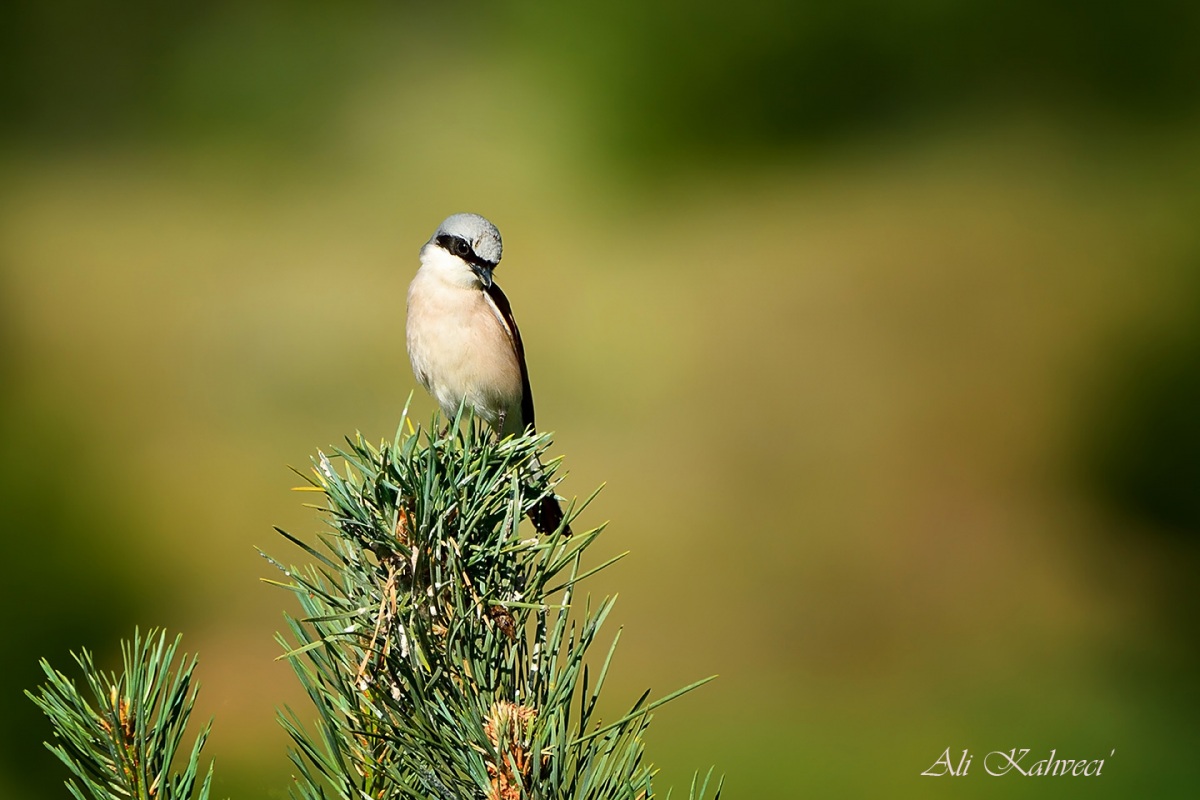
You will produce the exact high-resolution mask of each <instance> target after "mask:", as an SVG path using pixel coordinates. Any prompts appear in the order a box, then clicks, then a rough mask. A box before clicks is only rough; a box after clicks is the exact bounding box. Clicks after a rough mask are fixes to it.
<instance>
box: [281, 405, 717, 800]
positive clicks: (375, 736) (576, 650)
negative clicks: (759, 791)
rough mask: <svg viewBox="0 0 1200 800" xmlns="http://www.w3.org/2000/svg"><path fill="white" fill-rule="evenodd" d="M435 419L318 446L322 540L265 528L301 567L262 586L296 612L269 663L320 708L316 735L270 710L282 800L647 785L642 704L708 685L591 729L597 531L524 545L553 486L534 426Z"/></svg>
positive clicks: (585, 792) (601, 678) (609, 792)
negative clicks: (284, 667) (294, 548)
mask: <svg viewBox="0 0 1200 800" xmlns="http://www.w3.org/2000/svg"><path fill="white" fill-rule="evenodd" d="M455 422H456V423H457V422H458V420H456V421H455ZM438 428H439V423H438V421H437V418H436V417H435V418H434V421H433V423H432V424H431V426H430V428H429V431H430V432H425V433H422V432H421V431H420V430H417V431H416V432H414V433H413V434H411V435H408V436H404V435H403V434H402V433H399V434H398V435H397V437H396V439H395V440H394V441H393V442H384V443H382V444H381V445H379V446H377V447H376V446H373V445H371V444H368V443H367V442H365V441H364V440H363V439H362V437H361V436H359V437H357V438H355V439H354V440H352V441H350V442H349V443H348V447H346V448H344V449H340V450H337V451H336V452H334V453H333V454H332V455H330V456H326V455H325V454H323V453H320V454H318V457H317V458H316V459H315V469H314V473H313V477H312V478H311V479H309V483H310V488H311V489H312V490H317V491H320V492H321V493H323V494H324V496H325V499H326V506H325V508H324V509H323V511H324V512H325V514H326V518H327V522H328V524H329V527H330V532H329V533H327V534H326V535H324V536H322V537H321V546H320V547H319V548H314V547H310V546H308V545H305V544H303V543H301V542H300V541H299V540H298V539H296V538H295V537H293V536H291V535H289V534H287V533H284V532H282V531H281V533H283V535H284V536H286V537H287V538H288V539H289V540H290V541H292V542H293V543H295V544H297V545H299V546H300V547H301V548H303V549H304V551H305V552H306V553H307V554H308V555H309V556H310V557H311V558H312V559H313V563H312V564H311V565H310V566H308V567H306V568H304V569H300V570H297V569H289V570H286V572H287V574H288V576H289V578H290V579H291V580H290V583H285V584H280V585H284V586H287V587H288V588H290V589H291V590H292V591H294V592H295V593H296V595H297V597H298V598H299V600H300V605H301V608H302V609H303V616H302V618H300V619H289V628H290V637H283V636H281V637H280V642H281V643H282V644H283V645H284V647H285V648H286V650H287V652H286V653H285V654H284V656H282V657H285V658H288V659H289V660H290V661H291V663H292V665H293V667H294V669H295V671H296V674H297V676H298V677H299V679H300V681H301V683H302V684H303V685H304V687H305V690H306V691H307V693H308V695H309V697H310V699H311V700H312V702H313V704H314V705H315V706H316V708H317V710H318V712H319V719H318V720H317V723H316V731H315V732H310V731H308V730H307V729H306V728H305V727H304V726H303V725H302V723H301V722H300V720H299V719H298V718H297V717H296V715H295V714H294V713H292V712H290V711H289V712H287V713H285V714H283V715H281V721H282V724H283V725H284V727H285V728H286V729H287V730H288V732H289V734H290V735H291V737H292V739H293V741H294V742H295V747H296V749H295V750H294V752H293V754H292V760H293V763H294V764H295V766H296V769H297V771H298V773H297V775H296V779H295V783H294V786H293V797H297V798H300V799H301V800H318V798H320V799H321V800H324V799H325V798H329V797H331V796H332V797H335V798H340V799H341V800H362V799H363V798H372V799H373V800H377V799H378V798H428V797H435V798H445V799H446V800H450V798H488V800H520V799H521V798H557V797H572V798H595V799H596V800H608V799H610V798H651V797H653V796H654V792H653V788H652V777H653V774H654V769H653V767H652V766H651V765H650V763H649V762H648V761H647V760H646V759H645V754H644V745H643V736H644V733H645V730H646V727H647V726H648V725H649V723H650V718H651V713H650V712H651V711H652V710H653V709H655V708H657V707H658V706H659V705H661V704H662V703H664V702H666V701H668V700H670V699H673V698H675V697H678V696H679V695H681V694H683V693H684V692H687V691H690V690H691V689H693V688H696V687H697V686H700V685H702V684H703V683H706V682H707V679H706V680H704V681H699V682H697V683H694V684H692V685H691V686H688V687H686V688H684V689H682V690H680V691H678V692H675V693H672V694H671V695H668V696H667V697H665V698H662V699H660V700H657V701H655V702H652V703H647V702H646V701H647V699H648V693H647V695H643V696H642V697H641V698H640V699H639V700H638V701H637V702H636V703H635V704H634V706H633V707H632V709H631V710H630V711H629V713H627V714H625V715H623V716H621V717H620V718H619V719H617V720H615V721H613V722H609V723H607V724H605V723H603V722H602V721H601V720H600V719H599V717H598V715H597V713H596V709H597V701H598V699H599V695H600V691H601V689H602V687H603V685H604V682H605V678H606V677H607V674H608V670H609V666H610V664H611V661H612V656H613V652H614V650H615V647H616V643H617V639H618V638H619V632H618V635H617V636H616V637H614V639H613V641H612V643H611V645H610V646H609V647H608V649H607V651H605V652H604V654H603V662H602V664H603V665H602V667H601V669H600V671H599V673H598V675H597V676H596V679H595V681H594V682H592V681H591V680H590V673H589V666H588V664H589V662H590V661H592V660H593V659H592V658H591V656H592V654H593V651H594V650H595V648H596V646H597V643H598V639H599V632H600V628H601V626H602V625H603V623H604V621H605V619H606V617H607V616H608V614H609V613H610V611H611V610H612V606H613V599H611V598H604V599H603V600H600V601H597V602H595V603H593V602H592V600H591V598H590V597H588V596H586V595H584V596H583V597H582V598H580V596H579V592H580V590H579V587H578V584H579V583H580V582H581V581H582V580H583V579H584V578H586V577H589V576H591V575H593V574H595V573H596V572H598V571H600V570H601V569H603V568H605V567H607V566H608V565H609V564H611V563H612V561H610V562H607V563H605V564H601V565H600V566H599V567H596V568H592V569H585V568H584V566H583V556H584V553H585V551H586V549H587V548H588V547H589V546H590V545H591V544H593V543H594V542H595V540H596V537H597V536H599V535H600V533H601V529H600V528H597V529H594V530H592V531H588V532H586V533H582V534H576V535H573V536H569V537H568V536H563V535H552V536H548V537H546V536H541V537H539V536H532V537H528V538H522V536H521V532H520V526H521V521H522V519H524V518H525V516H526V515H527V514H528V512H529V510H530V509H531V508H533V507H534V506H535V505H536V504H537V502H538V501H539V500H541V499H542V498H543V497H545V496H547V495H550V494H552V493H553V491H554V487H555V485H556V479H555V477H554V473H555V469H556V467H557V463H556V462H548V463H545V465H544V466H541V465H540V464H541V458H542V456H543V455H544V453H545V450H546V448H547V447H548V445H549V438H548V437H546V436H538V435H533V434H531V435H527V436H523V437H516V438H510V439H505V440H503V441H499V442H498V441H496V440H495V438H494V437H493V436H492V435H491V434H490V433H489V432H487V431H486V430H484V429H482V428H481V427H480V426H479V425H477V424H476V423H475V422H474V421H473V420H471V419H469V418H468V419H466V420H464V421H463V424H462V425H458V424H455V425H453V426H451V427H450V428H449V429H448V431H447V432H445V433H442V434H437V433H436V431H437V430H438ZM401 431H403V428H402V429H401ZM335 462H337V463H338V466H337V468H335ZM585 505H586V504H585ZM577 514H578V510H573V512H572V513H569V514H568V517H569V518H573V517H574V516H576V515H577ZM570 521H571V519H568V522H570ZM615 560H616V559H613V561H615ZM710 777H711V773H710ZM708 785H709V780H708V778H707V777H706V778H705V780H704V782H703V783H702V784H700V785H699V786H697V784H696V782H693V785H692V788H691V792H690V796H691V797H693V798H694V800H700V798H703V797H704V796H705V794H706V792H707V791H708ZM330 793H332V795H331V794H330ZM716 794H717V795H718V796H719V794H720V787H719V785H718V786H717V787H716Z"/></svg>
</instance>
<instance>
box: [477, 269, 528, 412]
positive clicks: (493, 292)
mask: <svg viewBox="0 0 1200 800" xmlns="http://www.w3.org/2000/svg"><path fill="white" fill-rule="evenodd" d="M484 291H485V292H486V293H487V297H488V299H489V300H490V301H491V302H492V307H493V308H494V309H495V310H496V314H497V316H498V317H499V318H500V321H501V322H502V323H504V329H505V330H506V331H508V338H509V340H510V341H511V342H512V346H513V351H514V352H515V353H516V354H517V363H519V364H520V365H521V425H522V426H523V427H525V428H532V427H534V425H533V392H532V391H531V390H530V388H529V366H528V365H527V364H526V363H525V345H524V344H523V343H522V342H521V330H520V329H519V328H518V327H517V321H516V319H514V318H513V312H512V304H511V303H509V302H508V298H507V297H506V296H505V295H504V290H502V289H501V288H500V284H498V283H496V282H495V281H492V282H491V283H490V284H488V286H487V289H485V290H484Z"/></svg>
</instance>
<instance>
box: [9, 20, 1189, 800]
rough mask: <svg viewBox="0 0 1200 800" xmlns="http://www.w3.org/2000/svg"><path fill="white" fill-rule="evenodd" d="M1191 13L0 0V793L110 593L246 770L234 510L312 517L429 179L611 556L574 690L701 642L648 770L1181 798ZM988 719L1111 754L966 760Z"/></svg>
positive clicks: (841, 793)
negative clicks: (497, 264)
mask: <svg viewBox="0 0 1200 800" xmlns="http://www.w3.org/2000/svg"><path fill="white" fill-rule="evenodd" d="M1198 40H1200V5H1196V4H1186V3H1180V2H1175V1H1174V0H1147V2H1142V3H1138V4H1134V3H1119V2H1086V3H1085V2H1081V0H1042V1H1041V2H1027V1H1026V0H1016V1H1015V2H1000V0H980V2H975V3H950V2H939V1H938V0H904V1H903V2H901V1H899V0H893V1H892V2H884V1H883V0H850V1H848V2H839V3H827V2H822V3H808V4H797V3H792V2H786V0H765V1H763V2H749V3H726V4H707V5H706V4H700V5H697V4H683V3H667V2H644V1H643V2H630V1H629V0H614V2H610V3H606V4H602V5H595V6H591V7H583V6H578V7H577V6H563V7H551V6H549V5H548V4H535V3H532V2H528V0H503V1H502V2H495V3H489V4H482V3H469V2H449V3H444V4H440V5H438V6H433V5H426V4H422V3H407V2H406V3H364V4H334V3H323V2H300V3H280V2H275V3H258V4H242V3H231V2H216V3H210V4H195V3H181V2H165V3H164V2H158V3H151V2H145V1H143V2H127V3H124V4H121V6H120V7H119V8H117V7H114V6H113V5H112V4H103V3H99V2H95V0H62V1H61V2H56V3H34V2H27V1H25V0H17V2H12V3H8V4H5V6H4V7H3V10H0V62H2V68H0V108H3V109H4V111H3V115H2V117H0V412H2V413H0V432H2V433H3V435H2V436H0V503H2V504H3V509H4V513H3V520H4V526H5V529H6V530H5V536H4V542H5V545H6V556H7V559H6V561H7V569H6V570H5V575H4V579H3V581H0V597H2V598H3V601H4V607H5V608H7V609H9V611H8V613H7V614H6V624H5V628H6V630H5V636H4V642H5V644H4V648H5V658H4V659H3V665H2V666H0V670H3V673H2V674H3V678H2V691H0V711H2V712H3V718H4V719H5V721H6V724H5V725H3V726H0V797H4V798H13V799H14V800H23V799H24V798H51V797H66V796H67V795H66V791H65V789H63V788H62V786H61V780H62V777H63V773H62V770H61V769H60V768H58V767H57V766H56V764H55V763H54V762H53V760H52V758H51V757H50V756H49V755H48V754H46V753H45V752H44V751H43V750H42V748H41V745H40V742H41V740H42V738H43V737H45V736H46V735H47V733H48V728H47V725H46V723H45V722H44V720H42V719H41V718H40V717H39V715H38V714H37V712H36V709H35V708H34V707H33V705H32V704H31V703H29V702H28V701H27V700H26V699H25V698H24V697H23V696H22V694H21V691H22V690H23V689H25V688H30V687H33V686H34V685H35V684H36V683H37V681H38V677H37V676H38V672H37V664H36V662H37V659H38V658H40V657H43V656H46V657H49V658H51V659H52V660H53V661H54V662H55V663H56V664H58V665H60V666H62V667H65V666H66V665H67V663H68V659H67V656H66V653H67V651H68V650H70V649H72V648H78V647H80V646H88V647H91V648H95V649H97V650H99V651H100V653H101V654H104V656H105V657H106V658H110V659H111V657H112V654H113V652H114V650H115V646H116V641H117V639H118V638H119V637H120V636H124V635H128V634H130V633H131V632H132V629H133V627H134V625H141V626H143V628H144V627H147V626H155V625H157V626H167V627H168V628H170V629H171V630H178V631H182V632H183V633H184V634H185V645H186V646H187V647H188V648H189V649H190V650H198V651H199V652H200V655H201V668H200V673H199V674H200V678H201V681H202V683H203V685H204V690H203V693H202V698H201V703H202V709H201V710H202V712H203V715H204V716H207V715H208V714H213V715H215V716H216V728H215V733H214V736H213V738H212V740H211V744H210V750H211V752H212V754H213V755H214V756H215V757H216V758H217V786H216V788H217V793H218V794H219V795H220V796H222V797H224V796H231V797H234V798H246V797H283V796H284V794H285V792H286V787H287V784H288V776H289V774H290V771H289V767H288V764H287V762H286V759H285V756H284V747H285V741H284V736H283V735H282V733H281V731H280V730H279V729H278V727H277V726H276V724H275V722H274V716H273V715H274V708H275V707H276V706H279V705H282V704H284V703H291V704H294V705H300V706H302V705H303V702H304V701H303V698H302V697H301V693H300V692H299V690H298V688H297V687H296V686H295V685H294V681H293V680H292V678H291V675H290V671H289V668H288V667H287V666H286V665H282V664H279V663H276V662H274V661H273V658H274V657H275V655H277V653H278V649H277V646H276V645H275V644H274V643H273V641H272V634H273V632H274V631H275V630H277V629H278V628H280V627H281V626H282V619H281V610H282V609H283V608H289V609H290V608H292V605H291V603H290V601H289V598H288V597H287V596H286V595H285V594H284V593H282V592H279V591H277V590H273V589H271V588H268V587H265V586H263V585H262V584H261V583H259V581H258V579H259V578H260V577H263V576H269V575H270V574H271V569H270V568H269V567H268V566H267V565H266V564H265V563H264V562H262V561H261V560H260V559H259V558H258V557H257V555H256V554H255V552H254V549H253V547H254V546H260V547H263V548H264V549H266V550H268V551H269V552H272V553H274V554H276V555H278V556H280V557H282V558H283V559H284V560H300V556H301V554H300V553H299V552H298V551H295V550H294V549H292V548H289V546H288V545H287V544H286V543H285V542H284V541H282V540H281V539H280V538H279V537H277V536H276V535H275V534H274V533H273V532H272V530H271V525H273V524H278V525H280V526H282V527H284V528H286V529H288V530H290V531H293V532H296V533H311V532H313V531H316V530H318V529H319V526H320V523H319V520H318V518H317V517H316V516H315V515H314V514H313V513H312V512H310V511H308V510H305V509H304V508H302V507H301V505H300V503H301V501H302V500H303V498H302V497H301V496H299V495H296V494H292V493H290V492H289V491H288V489H289V487H291V486H293V485H295V484H296V483H297V482H298V479H296V478H295V477H294V476H293V475H292V474H291V473H290V472H289V471H288V469H287V465H295V466H297V467H300V468H305V465H306V464H307V463H308V461H307V460H308V457H309V454H310V453H312V452H313V450H314V449H315V448H316V447H318V446H321V447H325V446H328V445H330V444H333V443H337V442H339V441H340V440H341V437H342V436H343V435H345V434H348V433H352V432H353V431H354V430H356V429H361V430H362V431H364V433H366V434H367V435H368V436H369V437H371V438H382V437H385V436H390V435H391V434H392V433H393V432H394V430H395V426H396V424H397V423H398V420H399V414H400V410H401V407H402V405H403V403H404V400H405V398H406V397H407V395H408V393H409V392H410V391H412V390H413V388H414V386H415V381H414V380H413V378H412V376H411V373H410V371H409V367H408V363H407V359H406V357H405V354H404V344H403V336H404V334H403V326H404V311H403V305H404V292H405V290H406V287H407V284H408V281H409V279H410V277H411V275H412V273H413V272H414V270H415V268H416V265H417V260H416V253H417V250H418V248H419V247H420V245H421V244H422V243H423V242H424V241H425V240H426V239H427V238H428V236H429V234H430V233H431V231H432V230H433V229H434V227H435V226H436V225H437V223H438V222H439V221H440V220H441V219H442V218H443V217H445V216H447V215H448V214H450V213H453V212H457V211H465V210H470V211H476V212H479V213H482V214H484V215H486V216H488V217H490V218H491V219H492V220H493V221H495V222H496V223H497V225H498V226H499V227H500V229H501V230H502V231H503V234H504V239H505V245H506V257H505V259H504V262H503V264H502V265H501V268H500V270H499V278H500V280H501V281H502V283H503V285H504V287H505V289H506V291H507V292H508V294H509V296H510V297H511V298H512V299H513V302H514V305H515V307H516V311H517V315H518V318H519V319H520V321H521V324H522V329H523V331H524V335H525V339H526V342H527V349H528V351H529V359H530V365H531V371H532V376H533V381H534V386H535V390H536V397H537V404H538V417H539V421H540V422H541V424H542V425H543V426H544V427H545V428H547V429H550V430H554V431H557V437H556V450H557V451H558V452H561V453H563V454H565V455H566V456H567V462H566V463H567V467H568V468H569V470H570V473H571V474H570V477H569V478H568V480H567V481H566V483H565V484H564V485H563V489H564V490H565V492H566V493H567V494H568V495H587V494H589V493H590V492H591V491H592V490H593V489H594V488H595V487H596V486H598V485H599V484H600V483H602V482H606V483H607V487H606V489H605V491H604V492H603V493H602V494H601V496H600V498H599V499H598V501H597V502H596V503H595V504H594V505H593V506H592V507H591V508H590V509H589V510H588V511H587V512H586V514H585V517H584V522H586V523H591V524H598V523H600V522H602V521H604V520H607V519H611V520H612V524H611V527H610V529H609V532H608V533H607V534H606V536H605V537H604V538H603V540H602V544H601V545H600V548H599V549H601V550H603V551H604V553H607V554H613V553H616V552H620V551H623V550H626V549H628V550H632V551H633V555H632V557H630V558H629V559H627V560H626V561H624V562H622V563H621V565H620V566H619V567H617V568H614V569H612V570H610V571H608V572H606V573H605V574H604V575H602V576H601V577H599V578H597V579H596V581H595V583H594V585H593V587H592V590H593V592H597V593H613V592H618V591H619V592H620V594H621V601H620V603H619V604H618V607H617V622H618V623H619V624H623V625H626V626H627V628H626V631H625V634H624V636H623V639H622V649H621V653H620V655H619V657H618V661H617V663H616V665H615V673H614V674H616V676H617V677H616V678H615V679H611V680H612V690H613V699H612V703H613V707H614V709H615V708H618V707H619V706H621V705H623V704H625V703H628V702H631V701H632V700H633V699H634V698H635V697H636V696H637V695H638V694H639V693H640V691H641V690H642V689H644V688H646V687H653V689H654V692H655V694H656V695H661V694H665V693H666V692H668V691H669V690H671V689H674V688H676V687H678V686H681V685H683V684H685V683H688V682H690V681H692V680H694V679H696V678H699V677H702V676H705V675H708V674H711V673H720V675H721V679H720V680H719V681H717V682H716V683H714V684H711V685H709V686H707V687H705V688H704V689H702V690H700V691H699V692H697V693H695V694H693V695H689V696H688V697H686V698H685V699H682V700H679V701H678V702H676V703H674V704H672V705H671V706H668V707H666V708H665V709H664V710H662V711H661V712H660V713H659V714H658V715H657V718H656V721H655V725H654V727H653V728H652V738H651V741H650V757H651V758H652V759H653V760H654V761H655V762H656V763H658V764H660V765H661V766H662V786H663V788H664V789H665V787H666V786H669V785H672V784H674V785H676V786H677V787H679V788H684V787H682V784H684V783H685V782H686V781H687V780H688V779H689V778H690V775H691V772H692V770H693V769H695V768H704V767H706V766H707V765H709V764H713V763H715V764H716V765H717V766H718V769H719V770H720V771H724V772H725V773H726V774H727V776H728V777H727V786H728V791H727V796H728V797H731V798H733V797H740V798H791V797H800V796H819V797H880V796H888V797H929V796H934V797H938V796H946V797H1010V796H1017V795H1020V796H1044V797H1070V796H1080V797H1083V796H1086V797H1114V798H1115V797H1122V798H1124V797H1130V796H1143V797H1182V796H1195V790H1196V788H1197V785H1198V784H1200V780H1198V779H1197V777H1196V774H1195V768H1194V767H1193V766H1192V761H1193V760H1194V754H1195V752H1196V750H1197V748H1200V726H1198V725H1197V722H1196V719H1197V711H1200V708H1198V706H1200V703H1198V700H1200V697H1198V694H1200V690H1198V689H1197V682H1196V675H1197V669H1196V666H1197V656H1198V654H1200V639H1198V638H1197V634H1196V630H1197V628H1196V618H1197V611H1198V606H1200V603H1198V602H1197V598H1198V593H1197V589H1196V572H1197V570H1196V567H1197V563H1198V561H1200V558H1198V540H1197V534H1198V533H1200V280H1198V278H1200V226H1198V225H1197V214H1198V212H1200V48H1198V47H1197V46H1196V42H1197V41H1198ZM415 408H416V416H417V418H418V419H425V418H427V415H428V413H429V412H430V411H431V410H432V404H431V403H430V402H429V400H428V399H427V398H426V397H425V396H424V395H423V394H420V393H418V395H417V398H416V401H415ZM612 630H613V632H615V627H614V628H613V629H612ZM1014 747H1018V748H1021V747H1028V748H1032V749H1033V750H1034V752H1035V753H1037V754H1041V755H1038V756H1037V757H1044V755H1048V752H1049V750H1050V749H1051V748H1056V749H1057V751H1058V754H1059V756H1061V757H1068V758H1089V759H1090V758H1106V759H1107V763H1106V766H1105V768H1104V774H1103V777H1102V778H1091V779H1085V778H1053V779H1051V778H1044V779H1041V780H1036V779H1033V780H1029V781H1025V780H1024V779H1022V778H1019V777H1015V776H1008V777H1006V778H989V777H988V776H987V775H986V774H984V773H983V769H982V761H983V756H984V755H985V754H986V753H987V752H989V751H992V750H1009V749H1011V748H1014ZM946 748H950V750H951V751H952V752H953V753H954V754H956V755H957V754H958V753H959V752H960V751H961V750H963V749H970V750H971V751H972V752H973V753H974V755H975V758H974V764H973V766H972V769H971V772H970V774H969V775H968V776H966V777H963V778H940V779H934V778H923V777H920V775H919V774H920V772H921V771H922V770H924V769H926V768H928V767H929V766H930V765H931V764H932V763H933V762H934V760H935V759H937V758H938V756H940V755H941V754H942V752H943V751H944V750H945V749H946ZM1113 750H1115V754H1114V755H1110V751H1113ZM1026 784H1028V785H1026Z"/></svg>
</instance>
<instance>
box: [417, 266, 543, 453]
mask: <svg viewBox="0 0 1200 800" xmlns="http://www.w3.org/2000/svg"><path fill="white" fill-rule="evenodd" d="M407 334H408V353H409V358H410V359H411V361H412V366H413V372H414V373H415V374H416V376H417V379H418V380H419V381H420V382H421V384H422V385H423V386H424V387H425V388H426V390H428V391H429V393H430V394H431V395H433V397H434V398H435V399H436V400H437V402H438V405H439V406H441V408H442V412H443V413H444V414H446V415H450V416H452V415H453V414H454V413H455V412H457V410H458V406H459V403H460V402H462V401H463V399H464V398H465V399H466V401H467V404H468V405H470V406H472V407H473V408H474V409H475V413H476V414H478V415H479V416H481V417H483V418H484V419H486V420H487V421H488V422H489V423H490V424H492V425H493V426H498V425H499V421H500V418H501V415H502V414H503V416H504V420H505V424H504V429H503V430H502V431H501V433H510V432H513V431H514V430H519V429H520V413H521V412H520V409H521V392H522V386H521V366H520V364H519V362H518V360H517V354H516V351H515V349H514V346H513V342H512V338H511V337H510V336H509V333H508V330H507V328H506V327H505V325H504V323H503V322H502V321H501V319H500V318H499V317H498V316H497V314H496V312H495V311H494V309H493V308H492V306H491V304H490V302H489V301H488V299H487V296H486V295H485V294H484V293H483V291H482V290H480V289H464V288H463V287H462V286H456V285H450V284H447V283H446V282H444V281H442V280H440V279H439V277H438V276H437V275H433V274H430V273H429V272H428V271H426V270H424V269H422V270H418V273H417V276H416V277H415V278H414V279H413V282H412V285H411V286H410V287H409V291H408V325H407Z"/></svg>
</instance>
